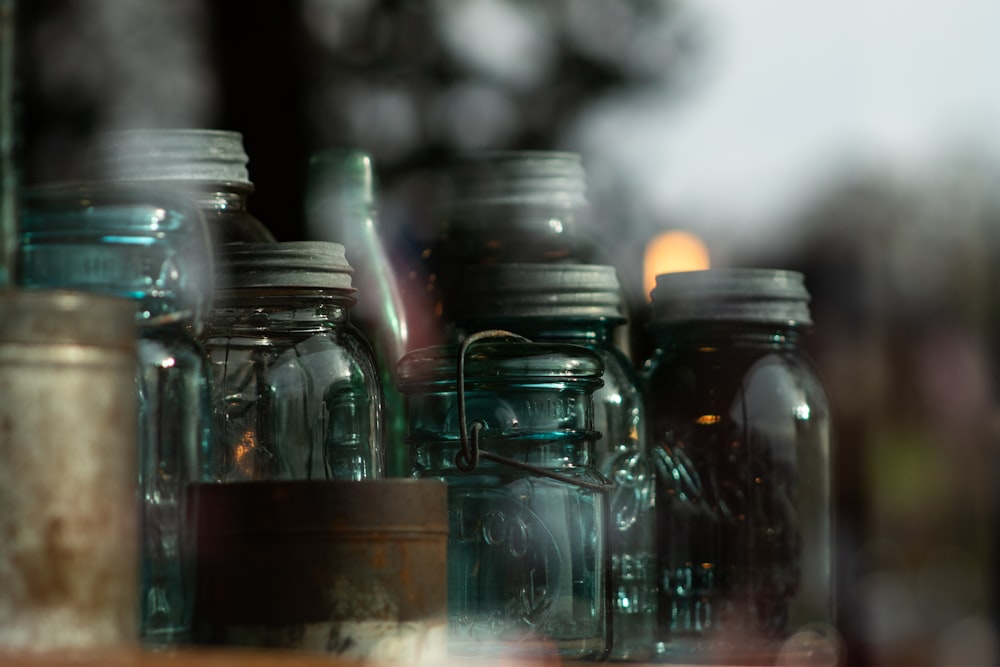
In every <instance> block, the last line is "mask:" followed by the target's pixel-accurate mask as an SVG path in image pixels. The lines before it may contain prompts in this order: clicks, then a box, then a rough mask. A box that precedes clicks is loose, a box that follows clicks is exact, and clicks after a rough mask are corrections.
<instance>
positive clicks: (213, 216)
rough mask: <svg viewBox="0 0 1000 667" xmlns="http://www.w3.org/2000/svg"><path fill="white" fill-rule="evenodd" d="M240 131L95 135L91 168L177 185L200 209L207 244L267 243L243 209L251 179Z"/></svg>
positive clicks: (108, 176) (114, 177)
mask: <svg viewBox="0 0 1000 667" xmlns="http://www.w3.org/2000/svg"><path fill="white" fill-rule="evenodd" d="M247 160H248V158H247V154H246V151H245V150H244V149H243V135H242V134H240V133H239V132H231V131H228V130H205V129H165V130H160V129H155V130H154V129H142V130H118V131H113V132H105V133H102V134H100V135H98V136H97V140H96V142H95V145H94V147H93V151H92V155H91V163H92V167H93V169H94V171H95V173H97V174H98V175H99V176H100V177H101V178H102V179H105V180H109V181H114V182H125V183H128V182H139V183H148V184H152V185H155V186H157V187H159V188H171V189H176V190H180V191H182V192H183V193H184V195H185V196H187V197H189V198H190V199H192V200H194V201H195V202H197V204H198V206H199V207H200V208H201V210H202V215H204V217H205V220H206V222H207V223H208V229H209V233H210V234H211V236H212V243H213V245H214V246H216V247H219V246H223V245H226V244H229V243H272V242H274V240H275V238H274V235H273V234H272V233H271V232H270V230H268V229H267V227H265V226H264V224H263V223H262V222H261V221H260V220H258V219H257V218H255V217H254V216H253V215H252V214H251V213H250V212H249V211H248V210H247V200H248V199H249V197H250V195H251V194H252V193H253V183H252V182H251V181H250V174H249V172H248V171H247Z"/></svg>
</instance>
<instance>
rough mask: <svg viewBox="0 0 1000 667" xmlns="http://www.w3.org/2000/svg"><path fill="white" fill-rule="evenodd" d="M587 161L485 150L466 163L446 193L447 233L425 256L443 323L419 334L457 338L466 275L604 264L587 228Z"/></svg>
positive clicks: (456, 166) (428, 283)
mask: <svg viewBox="0 0 1000 667" xmlns="http://www.w3.org/2000/svg"><path fill="white" fill-rule="evenodd" d="M586 188H587V183H586V172H585V170H584V166H583V161H582V159H581V157H580V156H579V155H577V154H575V153H565V152H555V151H481V152H472V153H468V154H465V155H462V156H459V157H458V158H457V159H456V160H455V162H454V163H453V164H452V165H451V169H450V170H449V172H448V175H447V178H446V191H445V192H444V193H443V194H442V198H443V201H444V202H445V204H444V205H443V209H444V210H443V212H442V216H443V219H442V222H441V229H440V232H439V233H438V236H437V238H436V239H434V241H433V243H432V244H431V247H429V248H427V249H426V250H425V251H424V270H425V275H423V276H422V277H421V279H422V280H423V281H424V283H425V285H424V287H425V289H426V290H427V292H429V294H430V298H431V301H432V304H431V310H432V312H433V313H434V316H435V317H436V318H438V320H437V322H436V326H435V325H428V326H426V327H417V328H418V329H419V330H425V329H426V330H428V331H432V332H435V333H436V334H438V335H440V336H441V338H439V339H438V340H434V341H429V342H425V341H417V344H420V345H424V344H432V343H439V342H441V341H442V340H447V339H448V338H450V337H451V336H452V334H451V333H450V332H449V331H448V323H451V322H453V321H454V315H453V313H452V312H451V311H452V308H453V305H452V304H453V301H454V299H455V298H456V297H455V291H456V289H457V288H458V286H459V284H458V281H459V278H460V276H461V275H462V270H463V268H464V267H465V266H468V265H477V266H479V265H485V264H492V263H495V262H522V263H528V262H530V263H587V262H591V263H593V262H598V263H606V262H599V251H598V250H597V246H596V244H595V242H594V240H593V238H592V237H591V235H590V233H589V230H588V228H587V223H588V215H589V210H590V208H589V204H588V202H587V196H586Z"/></svg>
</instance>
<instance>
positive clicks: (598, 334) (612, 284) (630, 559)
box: [455, 264, 658, 660]
mask: <svg viewBox="0 0 1000 667" xmlns="http://www.w3.org/2000/svg"><path fill="white" fill-rule="evenodd" d="M455 318H456V321H457V326H458V330H459V331H460V332H462V333H463V335H464V334H468V333H474V332H476V331H481V330H484V329H504V330H509V331H512V332H514V333H517V334H520V335H522V336H526V337H527V338H529V339H530V340H532V341H535V342H550V343H571V344H575V345H581V346H584V347H587V348H589V349H590V350H593V351H594V352H596V353H597V354H598V355H599V356H600V357H601V361H602V362H603V364H604V374H603V376H602V379H603V381H604V383H603V386H601V387H599V388H597V389H596V390H595V391H594V429H595V430H596V431H598V432H599V433H600V437H599V438H598V439H597V441H596V442H595V443H594V445H595V446H594V460H595V464H596V466H597V468H598V469H599V470H600V471H601V473H602V474H603V475H605V476H606V477H608V478H609V479H610V480H612V481H613V482H614V483H615V488H614V490H613V491H612V492H611V493H610V509H611V515H610V525H609V526H608V540H609V543H610V550H611V591H612V613H613V615H614V618H613V623H612V627H613V632H612V649H611V657H612V659H615V660H637V659H643V658H648V657H650V656H651V655H652V654H653V650H654V636H655V628H656V604H657V580H658V577H657V574H656V563H655V553H656V550H655V534H654V533H655V530H656V526H655V519H656V517H655V503H654V495H653V486H654V485H653V481H654V464H653V461H654V458H653V453H652V451H651V450H650V448H649V446H648V440H647V438H646V432H645V427H646V424H645V417H644V411H645V407H644V405H643V401H642V395H641V393H640V390H639V378H638V375H637V374H636V372H635V370H634V369H633V367H632V364H631V363H630V362H629V361H628V359H626V357H625V354H624V353H623V352H622V351H621V350H620V349H619V348H618V346H617V345H616V344H615V340H614V333H615V330H616V328H617V327H619V326H621V325H622V324H624V323H625V318H624V317H623V316H622V292H621V286H620V285H619V282H618V277H617V275H616V273H615V269H614V267H612V266H607V265H599V264H490V265H485V266H478V267H475V269H473V270H468V271H466V272H465V273H464V274H463V276H462V280H461V286H460V287H459V289H458V294H457V299H456V306H455Z"/></svg>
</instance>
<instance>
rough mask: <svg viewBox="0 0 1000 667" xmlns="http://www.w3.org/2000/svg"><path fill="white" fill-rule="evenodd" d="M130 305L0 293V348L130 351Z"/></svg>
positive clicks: (62, 294) (46, 293)
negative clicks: (12, 345) (80, 347)
mask: <svg viewBox="0 0 1000 667" xmlns="http://www.w3.org/2000/svg"><path fill="white" fill-rule="evenodd" d="M135 338H136V323H135V304H134V303H133V302H132V301H131V300H129V299H125V298H120V297H114V296H106V295H103V294H92V293H83V292H73V291H65V290H40V289H39V290H21V289H2V290H0V344H5V343H18V344H22V345H61V344H68V345H84V346H93V347H109V348H122V349H131V348H134V347H135Z"/></svg>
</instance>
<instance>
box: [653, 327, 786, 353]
mask: <svg viewBox="0 0 1000 667" xmlns="http://www.w3.org/2000/svg"><path fill="white" fill-rule="evenodd" d="M650 329H651V331H652V332H653V334H654V335H655V336H656V340H657V342H658V344H659V347H661V348H662V349H690V348H697V349H706V348H722V347H729V348H746V349H757V350H792V349H796V348H797V347H798V343H799V337H800V335H801V333H802V331H803V329H804V327H803V326H802V325H799V324H775V323H767V322H764V323H760V322H752V323H751V322H682V323H674V324H662V323H660V324H657V323H655V322H654V323H653V324H652V325H651V326H650Z"/></svg>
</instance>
